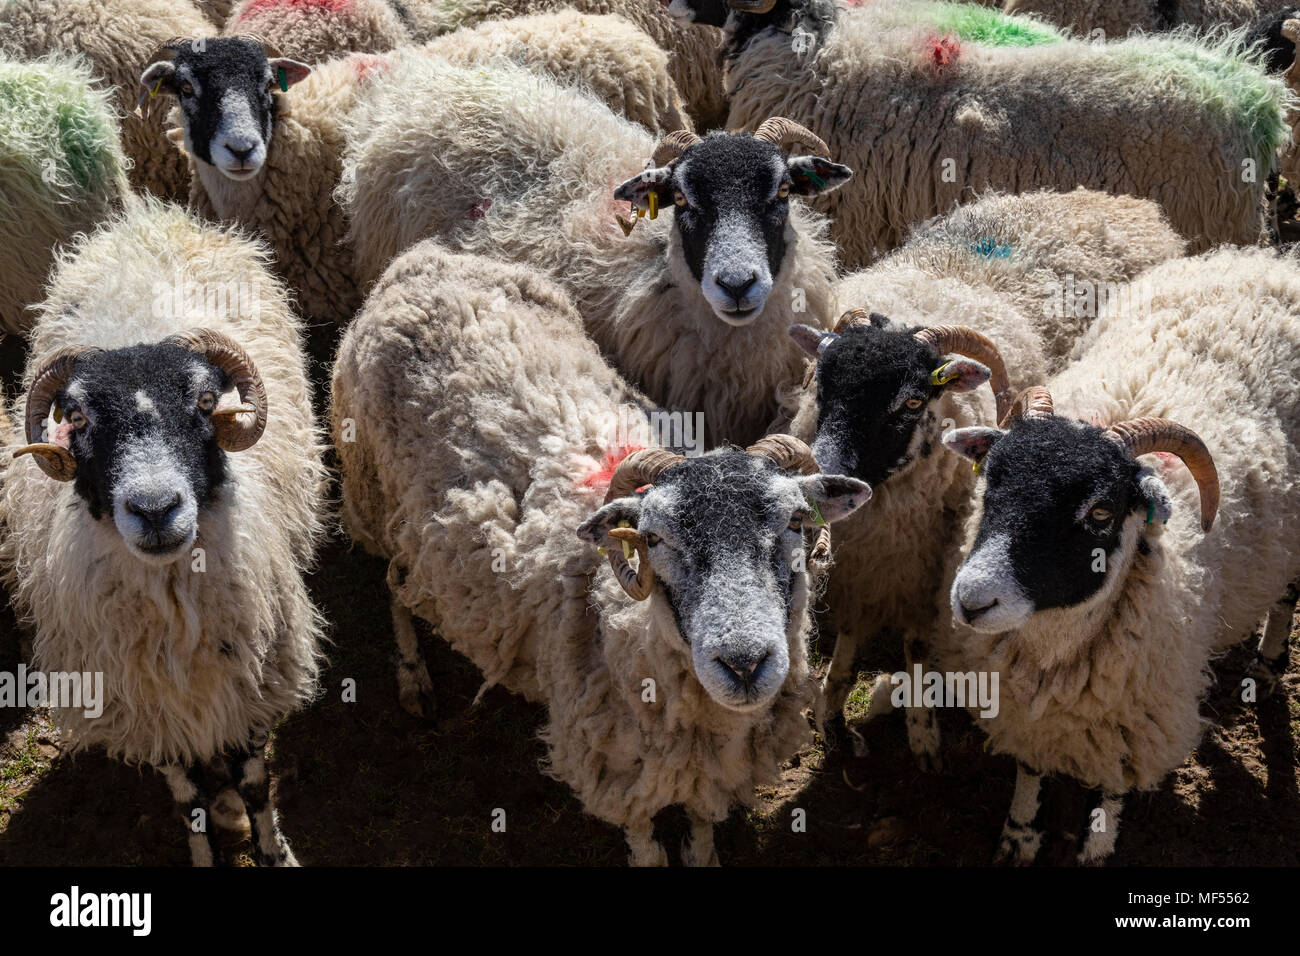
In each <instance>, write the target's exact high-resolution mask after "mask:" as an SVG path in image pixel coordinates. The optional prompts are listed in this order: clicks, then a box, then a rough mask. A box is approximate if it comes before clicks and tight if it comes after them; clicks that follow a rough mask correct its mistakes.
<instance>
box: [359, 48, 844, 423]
mask: <svg viewBox="0 0 1300 956" xmlns="http://www.w3.org/2000/svg"><path fill="white" fill-rule="evenodd" d="M411 98H416V99H418V100H419V101H420V102H422V103H424V104H425V110H426V112H425V114H424V116H423V117H422V120H421V122H420V123H419V124H412V123H411V122H409V119H408V117H407V114H408V112H409V111H408V108H407V103H408V101H409V100H410V99H411ZM368 105H369V109H368V112H367V114H366V116H365V122H364V123H361V122H357V123H355V124H354V126H353V129H352V130H351V131H350V133H349V136H348V152H347V156H346V160H345V171H344V176H343V183H342V185H341V187H340V189H339V195H340V199H341V201H342V203H343V206H344V207H345V209H346V210H347V215H348V219H349V222H350V223H351V237H352V240H353V247H354V249H355V250H356V255H357V273H358V276H359V278H360V279H361V280H362V282H363V283H366V282H371V281H373V280H374V279H375V277H377V275H378V274H379V272H380V271H381V270H382V269H383V268H384V267H385V265H386V264H387V263H388V262H389V261H391V260H392V258H393V257H394V256H396V255H397V254H398V253H400V252H401V251H402V250H403V249H404V248H407V247H409V246H411V245H413V244H414V243H415V242H417V241H419V240H421V239H424V238H437V239H439V240H440V241H442V242H443V243H444V244H446V245H448V246H449V247H451V248H454V249H455V250H457V251H461V252H472V253H475V254H479V255H485V256H492V257H495V258H502V259H509V260H512V261H524V262H528V263H529V264H530V265H532V266H534V267H535V268H538V269H540V270H542V271H543V272H544V273H546V274H549V275H550V276H551V277H552V278H554V279H556V280H557V281H559V282H560V283H561V284H562V285H563V286H564V287H565V288H566V290H567V291H569V293H570V294H571V295H572V296H573V297H574V300H575V302H576V304H577V306H578V310H579V312H580V313H581V314H582V316H583V319H584V320H585V322H586V324H587V328H588V331H589V333H590V334H591V335H592V336H593V337H594V338H595V340H596V342H597V343H598V344H599V345H600V346H601V348H602V350H603V351H604V352H605V353H606V354H607V355H609V356H611V357H612V359H613V361H614V363H615V365H616V366H617V367H618V368H619V370H620V371H621V372H622V373H623V374H624V375H626V376H627V377H628V379H629V381H631V382H632V383H633V384H635V385H636V386H637V387H638V388H641V389H642V390H644V391H645V392H646V393H647V394H648V395H649V396H650V398H651V399H652V400H654V401H656V402H658V403H660V404H661V405H663V406H665V407H667V408H671V409H674V410H681V411H686V412H693V413H701V414H702V415H703V416H704V419H703V421H704V427H705V429H706V430H707V433H708V435H709V436H710V437H709V444H710V445H712V444H717V443H719V442H721V441H724V440H726V441H734V442H738V443H742V444H743V443H747V442H751V441H753V440H754V439H756V438H758V437H760V436H761V435H762V434H763V433H764V432H765V430H766V428H767V426H768V425H769V424H770V423H771V421H772V419H773V416H774V415H775V414H776V411H777V407H776V398H775V390H776V388H777V387H778V386H779V385H782V384H790V383H793V382H796V381H798V379H799V376H800V373H801V372H802V364H801V362H800V360H799V357H798V355H796V354H794V353H793V352H792V351H791V350H789V349H787V348H784V347H783V346H784V345H785V334H786V333H785V330H786V328H787V327H788V326H789V325H790V324H791V323H792V322H795V321H806V322H812V323H814V324H821V323H823V322H825V321H826V320H827V319H828V318H829V313H830V307H829V306H830V298H831V293H832V284H833V281H834V277H835V251H834V248H833V247H832V246H831V245H830V244H829V242H827V240H826V238H825V223H824V221H823V220H822V219H821V217H819V216H817V215H815V214H813V213H810V212H809V211H808V210H807V209H806V208H805V207H804V205H803V202H802V201H801V200H800V199H799V198H798V197H812V196H815V195H817V194H819V193H821V192H824V191H827V190H830V189H834V188H836V187H838V186H839V185H840V184H841V183H843V182H844V181H845V180H847V179H848V178H849V176H850V175H851V172H850V170H848V169H847V168H846V167H844V166H841V165H839V164H838V163H834V162H831V161H829V160H827V159H824V158H822V156H824V155H825V144H823V143H822V142H821V141H820V140H819V139H818V138H817V137H816V136H814V135H813V134H812V133H811V132H809V131H808V130H806V129H803V128H802V127H799V126H797V125H795V124H791V123H789V122H787V121H785V120H783V119H780V118H773V119H771V120H770V121H769V122H767V123H765V124H763V125H762V126H761V127H760V129H759V130H758V134H757V135H751V134H749V133H742V134H739V135H729V134H726V133H718V132H715V133H710V134H709V135H707V136H705V137H703V138H701V137H699V136H696V135H695V134H693V133H674V134H671V135H670V136H668V137H665V138H664V139H663V140H661V141H660V142H659V143H658V144H657V145H656V144H655V142H654V140H653V139H652V138H651V137H650V136H649V135H648V134H647V133H646V132H645V131H644V130H642V129H640V128H639V127H636V126H634V125H633V124H631V123H628V122H627V121H626V120H623V119H621V118H619V117H617V116H615V115H614V114H613V113H612V112H610V110H609V109H608V108H606V107H605V105H604V104H602V103H599V102H597V101H596V100H594V99H593V98H591V97H590V96H585V95H583V94H582V93H581V92H580V91H577V90H573V89H569V88H565V87H562V86H560V85H558V84H556V83H555V82H553V81H551V80H549V79H547V78H545V77H540V76H534V75H529V74H527V73H525V72H524V71H522V70H519V69H507V68H504V67H500V66H497V67H493V68H492V69H485V68H463V67H457V66H452V65H450V64H448V65H445V66H442V67H440V68H436V69H429V68H425V67H424V66H423V65H416V66H415V67H414V68H409V67H403V66H398V67H395V68H394V72H393V82H391V83H389V84H388V85H387V86H385V87H384V88H383V89H382V90H377V91H376V95H375V96H373V97H372V98H371V99H370V101H369V104H368ZM467 116H481V117H483V120H482V121H481V122H477V123H475V124H467V123H465V122H464V118H465V117H467ZM561 117H562V118H563V119H562V120H561V119H560V118H561ZM800 147H802V149H800ZM787 150H792V151H793V152H794V153H796V155H791V153H790V152H787ZM802 150H807V153H803V152H802ZM409 156H418V157H420V158H421V161H420V162H419V163H412V162H410V161H408V160H407V159H406V157H409ZM647 157H649V158H650V162H649V163H648V164H647V163H646V160H647ZM647 166H648V168H645V167H647ZM628 177H631V178H630V179H629V178H628ZM620 183H621V185H619V184H620ZM614 187H617V188H614ZM611 190H612V191H613V196H612V198H613V199H615V200H618V201H619V202H620V203H621V202H622V201H627V202H629V203H631V205H632V206H633V207H635V208H636V209H639V210H640V211H641V214H642V215H645V214H646V213H647V212H648V213H649V217H648V218H646V219H643V220H636V219H633V220H630V221H625V222H624V224H623V225H624V228H625V229H626V230H628V234H626V235H625V234H624V230H621V229H620V228H619V226H618V225H617V224H616V223H615V215H616V212H617V208H616V206H615V203H614V202H613V201H611ZM659 210H665V211H667V212H668V214H667V215H658V218H655V216H656V215H657V213H658V211H659ZM633 223H637V225H636V226H635V228H633Z"/></svg>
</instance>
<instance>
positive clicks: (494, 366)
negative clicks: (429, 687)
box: [331, 242, 811, 825]
mask: <svg viewBox="0 0 1300 956" xmlns="http://www.w3.org/2000/svg"><path fill="white" fill-rule="evenodd" d="M648 406H649V403H648V401H647V399H646V398H645V397H644V396H642V395H641V394H639V393H638V392H636V391H635V390H634V389H632V388H631V387H630V386H628V385H627V384H626V383H625V382H624V381H623V379H622V378H621V377H620V376H618V375H617V374H616V373H615V372H614V371H613V370H612V369H611V368H609V366H608V365H607V364H606V363H605V361H604V360H603V359H602V358H601V356H600V353H599V352H598V350H597V349H596V347H595V345H594V344H593V343H592V342H591V340H590V339H588V338H587V336H586V335H585V334H584V332H583V329H582V322H581V319H580V318H579V316H578V314H577V312H576V310H575V309H574V307H573V305H572V303H571V301H570V300H569V298H568V296H567V295H566V294H565V293H564V292H563V291H562V290H561V289H560V288H559V286H557V285H555V284H554V283H552V282H551V281H550V280H548V279H545V278H543V277H541V276H539V275H538V274H537V273H536V272H535V271H532V270H530V269H528V268H525V267H522V266H518V265H514V264H510V263H506V262H500V261H494V260H490V259H485V258H483V257H481V256H463V255H454V254H451V253H449V252H447V251H445V250H444V249H442V248H440V247H439V246H438V245H437V244H436V243H434V242H422V243H420V244H419V245H417V246H415V247H414V248H412V249H409V250H408V251H406V252H405V253H404V254H403V255H402V256H401V257H400V258H399V259H398V260H397V261H396V262H394V263H393V264H392V266H391V267H390V268H389V269H388V271H387V272H386V273H385V275H384V277H383V279H382V280H381V281H380V283H379V285H378V286H376V288H375V290H374V291H373V293H372V294H371V295H370V297H369V299H368V300H367V302H366V306H365V308H364V309H363V310H362V312H361V313H360V314H359V315H358V316H357V318H356V320H355V321H354V322H353V323H352V325H351V326H350V327H349V328H348V330H347V332H346V333H345V335H344V337H343V341H342V343H341V345H340V347H339V358H338V362H337V364H336V366H335V370H334V383H333V396H332V411H331V414H332V419H333V427H334V433H335V436H336V439H337V441H336V445H337V447H338V451H339V457H340V465H341V472H342V479H343V521H344V524H345V526H346V528H347V530H348V532H349V533H350V534H351V535H352V537H353V538H354V539H355V540H357V541H358V542H360V543H361V544H363V545H364V546H365V547H366V548H367V550H369V551H372V552H373V553H375V554H378V555H379V556H381V557H384V558H387V559H388V560H389V562H390V563H389V573H388V580H389V585H390V587H391V588H392V589H393V593H394V595H395V596H396V598H397V600H398V601H400V602H401V603H402V604H403V605H405V606H406V607H408V608H409V609H410V610H411V611H413V612H414V613H415V614H417V615H419V616H420V617H422V618H424V619H425V620H427V621H429V622H430V623H431V624H432V625H433V626H434V628H435V629H436V630H437V632H438V633H439V634H440V635H442V636H443V637H444V638H445V639H446V640H447V641H448V642H449V643H450V644H451V645H452V646H453V647H454V648H456V649H457V650H458V651H460V652H461V653H463V654H465V655H466V656H467V657H469V658H470V659H471V660H473V661H474V662H475V664H477V665H478V666H479V667H480V668H481V669H482V671H483V674H484V678H485V682H484V688H485V689H486V688H487V687H489V686H491V685H493V684H496V683H501V684H504V685H505V686H506V687H508V688H509V689H511V690H513V691H515V692H517V693H521V694H523V695H525V696H526V697H528V698H529V699H531V700H539V701H542V702H544V703H545V704H546V706H547V709H548V720H547V724H546V728H545V730H544V731H543V737H544V739H545V740H546V742H547V744H548V748H549V755H548V759H547V769H548V772H550V773H551V774H552V775H554V776H555V777H557V778H559V779H561V780H563V781H565V782H567V783H568V784H569V785H570V786H572V787H573V789H574V790H575V791H576V792H577V794H578V796H579V798H580V799H581V800H582V802H583V806H584V807H585V808H586V809H587V810H588V812H590V813H592V814H594V815H596V816H598V817H600V818H601V819H604V820H606V821H608V822H610V823H614V824H618V825H625V824H627V823H629V822H632V821H639V820H644V819H648V818H649V817H650V816H653V815H654V814H655V813H657V812H658V811H659V810H660V809H662V808H663V807H665V806H668V805H670V804H674V803H680V804H683V805H685V806H686V808H687V809H688V810H689V811H690V812H692V813H693V814H695V815H697V816H699V817H702V818H705V819H710V820H721V819H723V818H724V817H725V816H726V814H727V811H728V809H729V807H731V806H732V805H734V804H736V803H749V802H751V801H752V800H753V798H754V788H755V786H757V785H759V784H761V783H763V782H765V781H770V780H771V779H773V778H774V777H775V775H776V772H777V768H778V767H779V766H780V764H781V763H783V762H784V761H785V760H786V759H788V758H789V757H790V756H791V755H792V754H793V753H794V752H795V751H796V750H798V748H799V747H800V746H802V745H803V744H804V743H805V742H806V741H807V738H808V726H807V722H806V720H804V719H803V717H802V716H801V712H802V710H803V709H804V708H806V707H807V706H808V705H809V704H810V703H811V685H810V683H809V681H808V671H807V663H806V659H805V651H804V638H805V632H806V630H807V627H808V614H807V607H806V602H807V590H808V582H807V576H806V575H805V574H797V575H796V576H795V585H794V605H795V606H794V611H793V613H792V618H791V620H792V624H791V628H790V631H789V635H788V636H789V641H790V645H789V650H790V676H789V677H788V678H787V681H786V684H785V687H784V689H783V691H782V692H781V694H780V695H779V696H778V698H777V700H776V702H775V704H774V705H773V706H772V707H771V708H768V709H766V710H763V711H760V712H756V713H753V714H743V715H742V714H737V713H735V712H733V711H729V710H725V709H723V708H721V707H720V706H719V705H717V704H716V703H714V702H713V700H712V698H710V697H709V696H708V694H707V693H706V692H705V691H704V689H703V688H702V687H701V686H700V684H699V682H698V680H697V679H696V677H695V675H694V671H693V669H692V666H691V657H690V650H689V648H688V647H687V645H686V643H685V642H684V641H683V640H682V638H681V635H680V633H679V632H678V630H677V627H676V625H675V623H674V621H673V614H672V611H671V609H670V608H668V607H667V606H666V603H665V600H664V598H663V596H662V593H659V592H657V593H656V594H654V595H653V596H652V597H651V598H650V599H649V601H647V602H644V603H642V602H635V601H632V600H631V599H630V598H628V597H627V595H626V594H624V592H623V591H622V589H621V588H620V587H619V586H618V584H617V582H616V581H615V580H614V577H613V575H612V573H611V572H610V570H609V566H608V564H607V562H606V561H605V559H604V558H602V557H601V556H600V555H599V554H598V553H597V551H596V550H595V548H593V547H592V546H591V545H590V544H587V543H584V542H582V541H580V540H579V539H578V537H577V535H576V534H575V530H576V529H577V527H578V526H579V525H580V524H581V523H582V521H584V520H585V519H586V518H587V517H589V516H590V515H591V514H592V513H593V512H594V511H595V510H596V509H598V508H599V507H600V504H601V500H602V497H603V494H604V491H605V489H604V487H603V486H600V485H599V484H597V483H595V482H592V481H591V480H590V479H591V478H592V476H595V475H597V474H598V473H599V472H600V470H601V469H602V466H603V465H604V463H605V462H606V460H607V456H610V455H611V454H613V453H615V452H617V451H618V450H619V438H618V434H619V433H618V427H619V424H620V421H627V422H629V423H631V424H632V425H633V426H635V424H636V422H638V421H639V422H641V423H642V424H644V422H645V413H646V410H647V409H648ZM620 409H622V411H620ZM348 420H351V421H352V422H353V423H354V429H355V438H356V441H355V442H349V441H345V440H344V426H345V423H346V422H347V421H348ZM615 457H617V456H615ZM502 562H503V563H502ZM503 568H504V569H503ZM645 677H653V678H654V680H655V682H656V685H657V698H658V700H659V701H660V702H661V703H660V704H659V705H658V706H648V705H647V704H645V703H644V702H643V701H642V699H641V694H642V683H641V682H642V680H643V679H644V678H645Z"/></svg>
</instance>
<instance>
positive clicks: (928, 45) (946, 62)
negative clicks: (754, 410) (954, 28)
mask: <svg viewBox="0 0 1300 956" xmlns="http://www.w3.org/2000/svg"><path fill="white" fill-rule="evenodd" d="M924 49H925V55H926V58H927V59H928V60H929V62H930V64H931V65H932V66H933V67H934V68H935V69H936V70H946V69H948V67H950V66H952V65H953V64H954V63H956V62H957V58H958V57H959V56H961V43H960V42H959V41H958V40H957V38H956V37H955V36H953V35H952V34H951V33H945V34H944V35H943V36H939V35H938V34H937V33H931V34H930V35H929V36H927V37H926V38H925V47H924Z"/></svg>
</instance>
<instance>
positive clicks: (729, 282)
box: [717, 272, 758, 305]
mask: <svg viewBox="0 0 1300 956" xmlns="http://www.w3.org/2000/svg"><path fill="white" fill-rule="evenodd" d="M757 281H758V273H757V272H751V273H750V274H749V278H747V279H741V280H736V279H735V278H734V277H731V276H729V277H728V278H726V279H724V278H723V277H722V276H718V279H717V282H718V285H719V286H721V287H722V288H723V289H724V290H726V293H727V295H729V296H731V297H732V298H733V299H735V300H736V304H737V305H739V304H740V298H741V296H743V295H744V294H745V293H746V292H748V291H749V287H750V286H752V285H753V284H754V283H755V282H757Z"/></svg>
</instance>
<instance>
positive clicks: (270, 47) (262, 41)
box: [239, 33, 284, 60]
mask: <svg viewBox="0 0 1300 956" xmlns="http://www.w3.org/2000/svg"><path fill="white" fill-rule="evenodd" d="M239 39H241V40H250V41H252V42H253V43H256V44H257V45H258V46H260V47H261V48H262V52H263V53H265V54H266V58H267V59H268V60H273V59H275V58H276V57H279V56H284V54H283V53H281V52H280V48H279V47H278V46H276V45H275V44H274V43H272V42H271V41H270V40H268V39H266V37H264V36H262V35H260V34H257V33H241V34H239Z"/></svg>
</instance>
